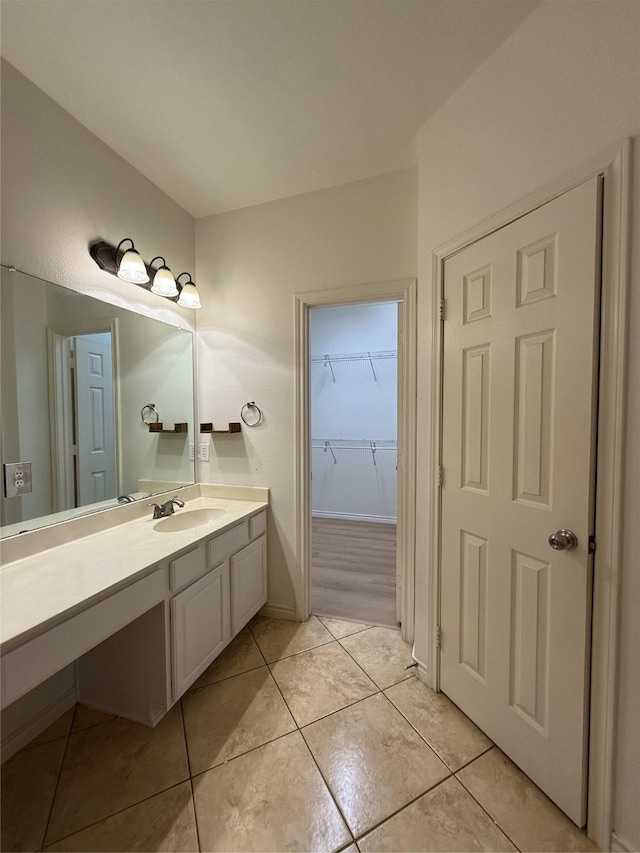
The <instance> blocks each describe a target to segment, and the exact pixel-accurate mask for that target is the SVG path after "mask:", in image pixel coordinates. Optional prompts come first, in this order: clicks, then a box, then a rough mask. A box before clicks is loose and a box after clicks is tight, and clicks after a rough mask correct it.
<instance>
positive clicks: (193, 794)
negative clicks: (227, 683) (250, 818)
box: [177, 697, 202, 851]
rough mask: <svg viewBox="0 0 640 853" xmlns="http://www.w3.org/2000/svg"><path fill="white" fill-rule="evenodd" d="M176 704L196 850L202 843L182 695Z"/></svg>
mask: <svg viewBox="0 0 640 853" xmlns="http://www.w3.org/2000/svg"><path fill="white" fill-rule="evenodd" d="M177 704H178V705H180V719H181V721H182V735H183V737H184V749H185V752H186V754H187V771H188V773H189V786H190V788H191V804H192V805H193V820H194V823H195V826H196V842H197V844H198V851H200V850H202V845H201V843H200V829H199V827H198V812H197V810H196V795H195V793H194V790H193V776H192V774H191V757H190V755H189V741H188V740H187V727H186V725H185V722H184V708H183V707H182V697H180V699H178V703H177Z"/></svg>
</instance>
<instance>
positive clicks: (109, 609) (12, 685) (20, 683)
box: [1, 569, 167, 707]
mask: <svg viewBox="0 0 640 853" xmlns="http://www.w3.org/2000/svg"><path fill="white" fill-rule="evenodd" d="M166 583H167V575H166V569H165V570H164V571H163V570H162V569H157V570H156V571H155V572H153V573H152V574H150V575H147V576H146V577H144V578H142V579H141V580H139V581H136V583H133V584H131V586H127V587H125V588H124V589H121V590H120V591H119V592H116V593H114V594H113V595H110V596H109V597H108V598H105V599H104V600H103V601H100V602H98V604H94V605H93V606H92V607H88V608H87V609H86V610H83V611H82V612H81V613H77V614H76V615H75V616H70V617H69V618H68V619H67V620H66V622H62V623H61V624H60V625H56V627H55V628H51V629H50V630H49V631H45V633H44V634H40V635H39V636H38V637H34V638H33V640H29V641H28V642H26V643H24V644H23V645H22V646H18V648H16V649H14V650H13V651H11V652H8V653H7V654H6V655H4V656H3V657H2V662H1V663H2V666H1V672H2V707H5V706H6V705H9V704H10V703H11V702H13V701H15V700H16V699H19V698H20V697H21V696H23V695H24V694H25V693H28V692H29V690H31V688H32V687H35V686H36V685H37V684H40V683H41V682H43V681H44V680H45V679H47V678H49V676H51V675H53V674H54V673H56V672H58V671H59V670H61V669H62V668H63V667H64V666H66V665H67V664H69V663H71V662H72V661H74V660H76V659H77V658H79V657H80V656H81V655H83V654H84V653H85V652H88V651H89V650H90V649H92V648H94V646H97V645H98V643H101V642H102V641H103V640H106V639H107V637H110V636H111V635H112V634H115V633H116V631H119V630H120V628H124V626H125V625H128V624H129V622H133V620H134V619H137V618H138V616H141V615H142V614H143V613H145V612H146V611H147V610H150V609H151V608H152V607H154V606H155V605H156V604H158V603H159V602H161V601H164V598H165V595H166Z"/></svg>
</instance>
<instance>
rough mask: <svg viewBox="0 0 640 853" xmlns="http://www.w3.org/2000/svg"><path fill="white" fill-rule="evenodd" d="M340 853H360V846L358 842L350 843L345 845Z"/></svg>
mask: <svg viewBox="0 0 640 853" xmlns="http://www.w3.org/2000/svg"><path fill="white" fill-rule="evenodd" d="M340 853H359V847H358V845H357V844H350V845H349V846H348V847H344V848H343V849H342V850H341V851H340Z"/></svg>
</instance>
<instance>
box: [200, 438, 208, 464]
mask: <svg viewBox="0 0 640 853" xmlns="http://www.w3.org/2000/svg"><path fill="white" fill-rule="evenodd" d="M209 450H210V447H209V442H208V441H202V442H200V444H199V445H198V459H200V460H201V461H202V462H208V461H209Z"/></svg>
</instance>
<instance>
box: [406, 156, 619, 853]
mask: <svg viewBox="0 0 640 853" xmlns="http://www.w3.org/2000/svg"><path fill="white" fill-rule="evenodd" d="M631 152H632V140H631V139H627V140H625V141H624V142H623V143H621V144H619V145H616V146H613V147H612V148H609V149H608V150H606V151H604V152H602V153H601V154H600V155H598V156H596V157H594V158H593V159H592V160H590V161H588V162H587V163H585V164H583V165H582V166H580V167H578V168H577V169H575V170H573V171H571V172H570V173H568V174H565V175H563V176H562V177H560V178H558V179H557V180H556V181H553V182H552V183H550V184H548V185H546V186H545V187H543V188H541V189H539V190H537V191H536V192H534V193H532V194H531V195H528V196H526V198H523V199H521V200H519V201H517V202H515V203H514V204H512V205H510V206H509V207H507V208H505V209H503V210H501V211H500V212H498V213H496V214H495V215H493V216H491V217H489V218H488V219H486V220H484V221H483V222H481V223H479V224H478V225H476V226H474V227H473V228H471V229H469V230H468V231H466V232H464V233H463V234H461V235H460V236H458V237H456V238H454V239H452V240H450V241H448V242H446V243H444V244H442V245H440V246H438V247H437V248H435V249H434V250H433V251H432V253H431V254H432V276H433V278H432V281H433V291H432V305H431V310H432V325H431V333H432V350H431V357H432V363H431V408H430V413H431V424H432V427H431V429H432V434H431V443H430V460H429V461H430V470H431V473H432V476H431V478H430V479H431V482H432V486H431V489H430V492H431V494H430V507H429V535H430V548H429V557H428V563H427V566H426V581H427V587H426V588H427V590H428V592H427V595H428V601H429V605H428V606H429V612H428V615H427V632H428V634H427V636H428V637H429V638H430V639H429V642H428V646H427V649H428V657H427V660H426V661H424V662H420V663H419V665H418V675H419V677H420V678H421V679H422V680H423V681H425V682H426V683H427V684H428V685H429V686H430V687H432V688H433V689H434V690H439V685H440V660H439V658H440V655H439V650H438V643H439V634H440V628H439V626H440V594H441V593H440V571H441V565H440V560H441V548H440V528H441V490H440V486H439V485H438V477H437V472H438V470H439V466H440V464H441V442H442V389H443V337H444V336H443V329H442V320H441V316H440V315H441V305H442V292H443V282H444V264H445V261H446V260H447V259H448V258H450V257H451V256H452V255H454V254H456V253H457V252H460V251H462V250H463V249H465V248H466V247H467V246H469V245H471V244H472V243H475V242H477V241H478V240H481V239H482V238H483V237H486V236H488V235H489V234H491V233H493V232H494V231H497V230H499V229H500V228H503V227H505V226H506V225H508V224H510V223H511V222H513V221H514V220H516V219H519V218H520V217H522V216H526V215H527V214H528V213H530V212H531V211H532V210H535V209H536V208H538V207H541V206H542V205H544V204H546V203H547V202H549V201H552V200H553V199H554V198H557V197H558V196H560V195H563V194H564V193H566V192H568V191H569V190H571V189H573V188H574V187H576V186H578V185H579V184H582V183H584V182H585V181H588V180H590V179H591V178H593V177H595V176H597V175H602V176H603V177H604V193H603V223H602V291H601V300H602V301H601V315H600V333H601V336H600V369H599V378H598V388H599V399H598V438H597V471H598V478H597V484H596V506H597V511H596V524H595V532H596V542H597V552H596V555H595V563H594V565H595V568H594V580H593V608H592V630H591V696H590V723H589V779H588V812H587V815H588V818H587V831H588V834H589V837H590V838H592V839H593V840H594V841H595V842H596V843H597V844H598V846H599V847H600V848H601V849H602V850H607V849H609V846H610V843H611V832H612V828H613V817H612V808H613V787H614V776H613V772H614V748H615V726H616V719H615V717H616V692H617V658H618V639H617V635H618V626H619V595H620V570H621V560H622V509H623V462H624V428H625V388H626V374H627V360H626V338H627V306H628V293H629V245H630V199H631V190H630V187H631V182H630V179H631Z"/></svg>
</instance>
